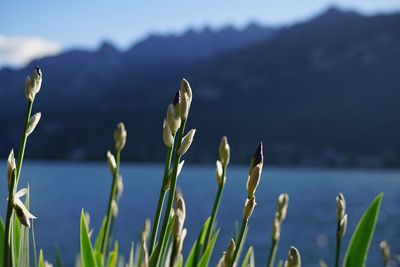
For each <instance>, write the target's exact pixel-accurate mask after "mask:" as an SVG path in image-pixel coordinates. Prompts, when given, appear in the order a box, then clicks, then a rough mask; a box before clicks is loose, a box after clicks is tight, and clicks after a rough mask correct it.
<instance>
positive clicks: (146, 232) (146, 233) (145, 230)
mask: <svg viewBox="0 0 400 267" xmlns="http://www.w3.org/2000/svg"><path fill="white" fill-rule="evenodd" d="M150 224H151V223H150V220H149V219H146V221H145V222H144V227H143V231H142V235H141V241H142V243H145V242H146V240H147V238H148V237H149V233H150V227H151V225H150Z"/></svg>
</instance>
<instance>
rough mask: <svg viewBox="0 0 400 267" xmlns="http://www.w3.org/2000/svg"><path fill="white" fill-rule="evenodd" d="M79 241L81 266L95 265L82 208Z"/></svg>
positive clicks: (89, 266) (92, 266) (90, 266)
mask: <svg viewBox="0 0 400 267" xmlns="http://www.w3.org/2000/svg"><path fill="white" fill-rule="evenodd" d="M80 243H81V259H82V267H95V266H97V264H96V260H95V258H94V254H93V249H92V244H91V243H90V238H89V233H88V230H87V226H86V222H85V214H84V212H83V210H82V214H81V223H80ZM39 267H40V266H39Z"/></svg>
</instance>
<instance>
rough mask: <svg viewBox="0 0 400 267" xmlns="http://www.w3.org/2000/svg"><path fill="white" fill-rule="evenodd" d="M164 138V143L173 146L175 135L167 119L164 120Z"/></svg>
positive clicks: (169, 146)
mask: <svg viewBox="0 0 400 267" xmlns="http://www.w3.org/2000/svg"><path fill="white" fill-rule="evenodd" d="M163 140H164V144H165V145H166V146H167V147H168V148H171V147H172V145H173V144H174V136H173V135H172V132H171V128H169V125H168V123H167V121H166V120H165V119H164V122H163Z"/></svg>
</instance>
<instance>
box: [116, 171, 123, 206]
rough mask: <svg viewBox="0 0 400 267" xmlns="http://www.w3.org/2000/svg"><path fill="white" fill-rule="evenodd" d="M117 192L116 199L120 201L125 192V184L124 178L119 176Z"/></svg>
mask: <svg viewBox="0 0 400 267" xmlns="http://www.w3.org/2000/svg"><path fill="white" fill-rule="evenodd" d="M116 189H117V191H116V192H115V198H116V199H117V200H119V199H120V198H121V196H122V192H124V182H123V181H122V176H121V175H118V178H117V188H116Z"/></svg>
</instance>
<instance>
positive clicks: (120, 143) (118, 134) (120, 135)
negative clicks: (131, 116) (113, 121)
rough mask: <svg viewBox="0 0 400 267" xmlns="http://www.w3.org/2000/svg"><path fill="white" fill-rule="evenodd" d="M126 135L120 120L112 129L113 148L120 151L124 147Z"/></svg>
mask: <svg viewBox="0 0 400 267" xmlns="http://www.w3.org/2000/svg"><path fill="white" fill-rule="evenodd" d="M126 137H127V132H126V130H125V125H124V124H123V123H122V122H120V123H118V125H117V128H116V129H115V131H114V142H115V150H117V151H121V150H122V149H123V148H124V147H125V144H126Z"/></svg>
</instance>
